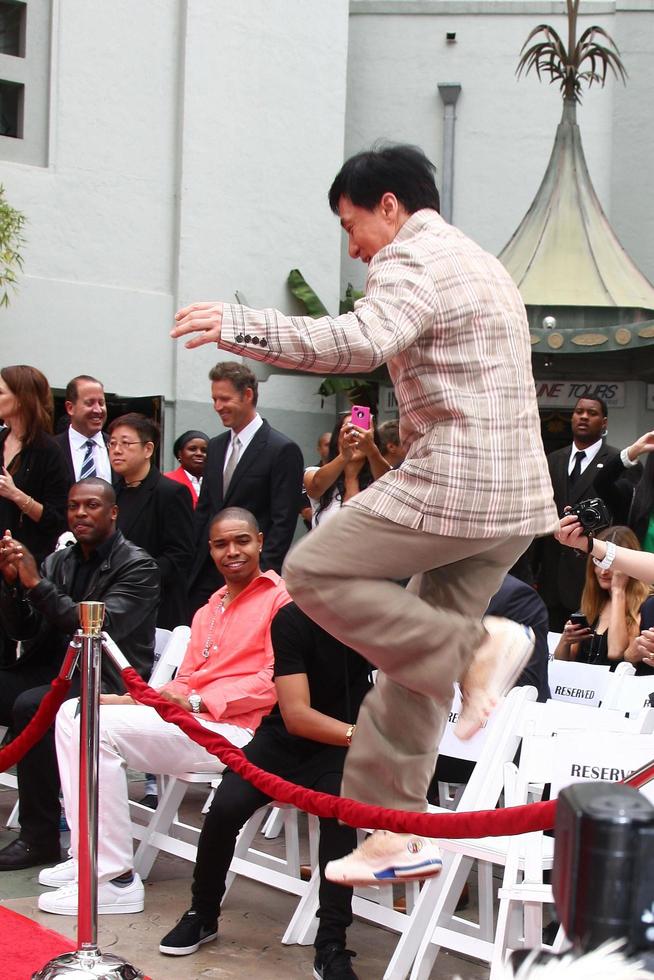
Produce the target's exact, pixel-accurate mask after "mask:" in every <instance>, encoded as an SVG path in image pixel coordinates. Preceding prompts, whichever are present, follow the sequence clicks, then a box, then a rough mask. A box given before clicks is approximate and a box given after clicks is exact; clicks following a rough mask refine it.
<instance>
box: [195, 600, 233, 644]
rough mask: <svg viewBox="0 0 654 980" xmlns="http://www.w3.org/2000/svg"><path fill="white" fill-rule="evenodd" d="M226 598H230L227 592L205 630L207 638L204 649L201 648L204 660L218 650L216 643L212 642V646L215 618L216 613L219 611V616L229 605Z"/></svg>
mask: <svg viewBox="0 0 654 980" xmlns="http://www.w3.org/2000/svg"><path fill="white" fill-rule="evenodd" d="M228 599H229V600H231V596H230V594H229V592H226V593H225V595H224V596H223V597H222V599H221V600H220V603H219V604H218V608H217V610H216V612H215V613H214V614H213V616H212V617H211V622H210V623H209V630H208V632H207V639H206V642H205V644H204V649H203V650H202V656H203V657H204V659H205V660H207V658H208V657H210V656H211V654H212V653H215V652H216V651H217V650H218V644H217V643H214V644H213V646H212V640H213V634H214V630H215V628H216V619H217V618H218V613H220V615H221V616H224V614H225V609H226V608H227V606H228V605H229V603H228V601H227V600H228Z"/></svg>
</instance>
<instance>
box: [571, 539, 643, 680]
mask: <svg viewBox="0 0 654 980" xmlns="http://www.w3.org/2000/svg"><path fill="white" fill-rule="evenodd" d="M596 540H598V541H605V542H607V543H612V544H613V545H617V546H619V547H621V548H629V549H632V550H634V551H639V550H640V545H639V543H638V538H637V537H636V535H635V534H634V532H633V531H632V530H631V529H630V528H628V527H625V526H623V525H620V524H618V525H616V526H614V527H609V528H607V529H606V530H604V531H600V533H599V534H597V536H596ZM649 592H650V589H649V586H648V585H646V584H645V582H642V581H640V579H635V578H629V577H628V576H627V575H626V574H625V573H624V572H621V571H618V570H617V569H613V568H603V567H601V566H600V565H598V564H597V563H596V562H593V560H592V559H591V558H589V559H588V562H587V566H586V583H585V585H584V591H583V593H582V596H581V610H580V611H581V613H582V614H583V615H584V616H585V617H586V620H587V625H580V624H579V623H575V622H573V621H572V620H568V622H567V623H566V624H565V627H564V630H563V633H562V634H561V639H560V640H559V643H558V646H557V648H556V650H555V652H554V656H555V658H556V659H557V660H578V661H579V662H581V663H591V664H604V665H606V664H609V665H611V666H612V667H615V665H616V664H617V663H619V662H620V661H621V660H631V659H632V654H633V649H632V648H634V647H635V643H636V638H637V637H638V635H639V633H640V610H641V606H642V605H643V603H644V601H645V599H646V598H647V596H648V595H649Z"/></svg>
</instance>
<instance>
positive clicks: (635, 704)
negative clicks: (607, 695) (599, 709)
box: [609, 674, 654, 715]
mask: <svg viewBox="0 0 654 980" xmlns="http://www.w3.org/2000/svg"><path fill="white" fill-rule="evenodd" d="M609 707H611V708H615V709H616V710H618V711H626V712H627V713H628V714H630V715H631V714H638V713H639V712H640V711H642V709H643V708H651V707H654V674H649V675H648V674H645V675H644V676H642V677H636V676H634V675H632V676H622V677H621V678H620V683H619V684H616V688H615V691H614V692H613V694H612V697H611V699H610V701H609Z"/></svg>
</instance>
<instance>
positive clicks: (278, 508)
mask: <svg viewBox="0 0 654 980" xmlns="http://www.w3.org/2000/svg"><path fill="white" fill-rule="evenodd" d="M209 380H210V381H211V398H212V400H213V405H214V408H215V410H216V412H217V413H218V415H220V419H221V421H222V423H223V425H224V426H225V427H226V428H227V429H228V431H227V432H224V433H223V434H222V435H220V436H216V437H215V438H213V439H211V440H210V441H209V449H208V452H207V463H206V466H205V469H204V478H203V480H202V490H201V491H200V497H199V500H198V505H197V508H196V510H195V527H196V538H195V544H196V551H195V560H194V563H193V567H192V569H191V575H190V585H189V598H190V605H191V612H195V610H196V609H199V608H200V606H203V605H204V604H205V603H206V602H207V600H208V598H209V596H210V595H212V594H213V593H214V592H215V591H216V589H219V588H220V587H221V585H222V584H223V578H222V576H221V575H220V574H219V572H218V571H217V569H216V567H215V565H214V563H213V562H212V560H211V557H210V555H209V522H210V520H211V518H212V517H213V515H214V514H217V513H218V511H220V510H222V509H223V508H224V507H244V508H245V509H246V510H249V511H250V512H251V513H253V514H254V516H255V517H256V519H257V521H258V523H259V526H260V528H261V530H262V532H263V542H264V543H263V551H262V553H261V568H262V570H263V571H267V570H268V569H272V570H273V571H275V572H277V573H278V574H279V573H281V570H282V562H283V561H284V557H285V555H286V552H287V551H288V549H289V548H290V546H291V542H292V540H293V535H294V533H295V528H296V525H297V517H298V513H299V510H300V505H301V494H302V476H303V470H304V463H303V460H302V453H301V451H300V448H299V446H297V445H296V444H295V443H294V442H292V441H291V440H290V439H289V438H288V437H287V436H285V435H282V433H281V432H277V431H276V430H275V429H273V428H271V426H270V425H269V423H268V422H266V420H265V419H262V418H261V416H260V415H259V413H258V412H257V398H258V385H257V379H256V378H255V376H254V374H253V373H252V371H250V369H249V368H247V367H245V366H244V365H242V364H237V363H236V362H235V361H222V362H219V363H218V364H216V366H215V367H214V368H212V369H211V371H210V372H209Z"/></svg>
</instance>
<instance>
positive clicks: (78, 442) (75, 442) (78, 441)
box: [68, 425, 106, 449]
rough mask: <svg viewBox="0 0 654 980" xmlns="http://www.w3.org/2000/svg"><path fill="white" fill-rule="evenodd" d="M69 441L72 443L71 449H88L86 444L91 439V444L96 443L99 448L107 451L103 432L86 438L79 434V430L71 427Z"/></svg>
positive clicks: (69, 428)
mask: <svg viewBox="0 0 654 980" xmlns="http://www.w3.org/2000/svg"><path fill="white" fill-rule="evenodd" d="M68 439H69V441H70V446H71V449H82V448H86V444H87V442H88V441H89V439H90V440H91V442H95V443H96V444H97V445H98V446H100V448H101V449H106V446H105V442H104V439H103V438H102V433H101V432H96V433H95V435H93V436H85V435H82V433H81V432H78V431H77V429H74V428H73V427H72V425H71V426H69V427H68Z"/></svg>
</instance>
